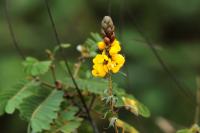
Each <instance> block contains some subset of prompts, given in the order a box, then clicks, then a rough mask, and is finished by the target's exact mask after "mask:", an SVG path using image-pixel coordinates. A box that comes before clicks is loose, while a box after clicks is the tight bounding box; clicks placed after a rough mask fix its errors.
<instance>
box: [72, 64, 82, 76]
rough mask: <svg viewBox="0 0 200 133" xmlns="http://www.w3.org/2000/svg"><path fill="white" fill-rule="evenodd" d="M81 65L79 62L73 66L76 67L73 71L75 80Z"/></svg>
mask: <svg viewBox="0 0 200 133" xmlns="http://www.w3.org/2000/svg"><path fill="white" fill-rule="evenodd" d="M81 65H82V62H81V61H79V62H78V63H77V64H75V67H76V69H75V71H74V77H75V78H77V76H78V72H79V70H80V68H81Z"/></svg>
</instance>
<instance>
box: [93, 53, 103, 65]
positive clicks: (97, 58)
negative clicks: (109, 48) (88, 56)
mask: <svg viewBox="0 0 200 133" xmlns="http://www.w3.org/2000/svg"><path fill="white" fill-rule="evenodd" d="M103 62H104V57H103V56H102V55H101V54H97V55H96V56H95V57H94V59H93V63H94V64H101V63H103Z"/></svg>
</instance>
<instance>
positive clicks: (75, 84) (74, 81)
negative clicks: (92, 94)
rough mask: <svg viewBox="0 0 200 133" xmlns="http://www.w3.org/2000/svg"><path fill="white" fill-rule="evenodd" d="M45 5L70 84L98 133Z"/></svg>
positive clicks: (47, 4) (96, 132) (46, 3)
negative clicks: (71, 83)
mask: <svg viewBox="0 0 200 133" xmlns="http://www.w3.org/2000/svg"><path fill="white" fill-rule="evenodd" d="M45 5H46V8H47V11H48V15H49V18H50V21H51V24H52V28H53V30H54V34H55V38H56V41H57V45H58V46H59V47H60V54H61V56H62V58H63V60H64V61H65V66H66V68H67V71H68V73H69V75H70V77H71V79H72V82H73V84H74V86H75V89H76V91H77V93H78V95H79V98H80V100H81V102H82V104H83V107H84V108H85V110H86V113H87V115H88V119H89V121H90V123H91V125H92V127H93V130H94V132H95V133H98V132H99V131H98V129H97V126H96V124H95V123H94V121H93V119H92V117H91V115H90V111H89V109H88V107H87V104H86V102H85V99H84V97H83V95H82V93H81V91H80V89H79V87H78V84H77V83H76V80H75V78H74V76H73V74H72V71H71V69H70V67H69V64H68V60H67V59H66V58H65V54H64V51H63V49H62V47H61V42H60V40H59V37H58V33H57V30H56V26H55V23H54V20H53V16H52V14H51V10H50V7H49V3H48V0H45Z"/></svg>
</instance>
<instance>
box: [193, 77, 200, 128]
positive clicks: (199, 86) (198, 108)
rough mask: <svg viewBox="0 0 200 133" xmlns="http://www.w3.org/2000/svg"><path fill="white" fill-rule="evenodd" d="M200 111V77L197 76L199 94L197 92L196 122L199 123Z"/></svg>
mask: <svg viewBox="0 0 200 133" xmlns="http://www.w3.org/2000/svg"><path fill="white" fill-rule="evenodd" d="M199 111H200V78H199V77H198V78H197V94H196V111H195V118H194V122H195V123H196V124H198V123H199Z"/></svg>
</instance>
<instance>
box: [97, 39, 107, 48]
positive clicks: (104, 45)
mask: <svg viewBox="0 0 200 133" xmlns="http://www.w3.org/2000/svg"><path fill="white" fill-rule="evenodd" d="M98 48H99V50H104V49H105V48H106V44H105V43H104V42H103V41H102V42H98Z"/></svg>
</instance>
